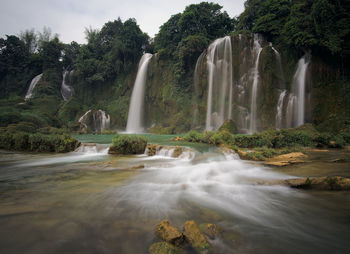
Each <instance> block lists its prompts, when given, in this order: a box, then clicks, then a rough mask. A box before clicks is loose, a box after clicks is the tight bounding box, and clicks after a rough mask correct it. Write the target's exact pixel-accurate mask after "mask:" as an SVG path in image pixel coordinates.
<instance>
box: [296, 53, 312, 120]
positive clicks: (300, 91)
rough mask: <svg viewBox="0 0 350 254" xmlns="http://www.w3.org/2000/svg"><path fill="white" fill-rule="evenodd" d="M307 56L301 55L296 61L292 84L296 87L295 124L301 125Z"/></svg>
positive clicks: (303, 111)
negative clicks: (296, 65)
mask: <svg viewBox="0 0 350 254" xmlns="http://www.w3.org/2000/svg"><path fill="white" fill-rule="evenodd" d="M306 58H307V56H306V55H305V56H303V57H302V58H301V59H300V60H299V61H298V67H297V70H296V72H295V74H294V77H293V86H294V89H296V96H297V108H296V126H300V125H303V124H304V122H305V83H306V72H307V67H308V65H309V61H308V60H307V59H306Z"/></svg>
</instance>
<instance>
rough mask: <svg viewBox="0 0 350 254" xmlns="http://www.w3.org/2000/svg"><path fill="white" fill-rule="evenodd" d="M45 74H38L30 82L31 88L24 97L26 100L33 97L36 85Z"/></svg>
mask: <svg viewBox="0 0 350 254" xmlns="http://www.w3.org/2000/svg"><path fill="white" fill-rule="evenodd" d="M42 76H43V74H42V73H41V74H39V75H37V76H35V77H34V78H33V79H32V81H31V82H30V85H29V88H28V91H27V93H26V96H25V97H24V99H25V100H28V99H30V98H32V96H33V90H34V88H35V86H36V85H37V84H38V82H39V81H40V79H41V77H42Z"/></svg>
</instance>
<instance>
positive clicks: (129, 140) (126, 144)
mask: <svg viewBox="0 0 350 254" xmlns="http://www.w3.org/2000/svg"><path fill="white" fill-rule="evenodd" d="M146 145H147V139H146V137H143V136H137V135H116V136H114V138H113V139H112V145H111V147H110V149H109V153H113V154H141V153H144V152H145V149H146Z"/></svg>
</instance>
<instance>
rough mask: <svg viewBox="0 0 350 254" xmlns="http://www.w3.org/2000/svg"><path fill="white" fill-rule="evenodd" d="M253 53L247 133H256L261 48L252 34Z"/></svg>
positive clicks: (257, 39)
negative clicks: (254, 56) (254, 53)
mask: <svg viewBox="0 0 350 254" xmlns="http://www.w3.org/2000/svg"><path fill="white" fill-rule="evenodd" d="M254 51H255V52H256V60H255V65H254V70H253V75H254V79H253V86H252V96H251V104H250V124H249V133H254V132H256V116H257V114H256V111H257V108H256V101H257V95H258V83H259V59H260V53H261V51H262V47H261V46H260V43H259V37H258V35H257V34H254Z"/></svg>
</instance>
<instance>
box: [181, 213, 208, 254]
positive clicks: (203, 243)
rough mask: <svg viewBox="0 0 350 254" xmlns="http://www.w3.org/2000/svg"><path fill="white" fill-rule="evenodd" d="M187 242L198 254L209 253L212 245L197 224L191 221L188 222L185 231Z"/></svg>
mask: <svg viewBox="0 0 350 254" xmlns="http://www.w3.org/2000/svg"><path fill="white" fill-rule="evenodd" d="M183 233H184V236H185V238H186V240H187V241H188V242H189V244H190V245H191V247H192V248H193V249H194V250H195V251H196V252H197V253H200V254H202V253H209V251H210V245H209V242H208V241H207V239H206V238H205V236H204V235H203V234H202V233H201V231H200V230H199V228H198V226H197V224H196V223H195V222H194V221H193V220H191V221H186V223H185V225H184V230H183Z"/></svg>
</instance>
